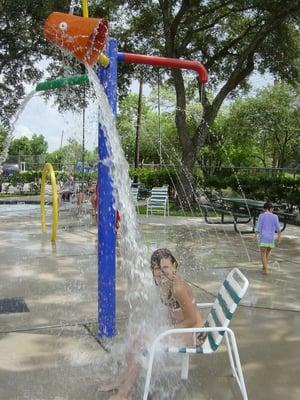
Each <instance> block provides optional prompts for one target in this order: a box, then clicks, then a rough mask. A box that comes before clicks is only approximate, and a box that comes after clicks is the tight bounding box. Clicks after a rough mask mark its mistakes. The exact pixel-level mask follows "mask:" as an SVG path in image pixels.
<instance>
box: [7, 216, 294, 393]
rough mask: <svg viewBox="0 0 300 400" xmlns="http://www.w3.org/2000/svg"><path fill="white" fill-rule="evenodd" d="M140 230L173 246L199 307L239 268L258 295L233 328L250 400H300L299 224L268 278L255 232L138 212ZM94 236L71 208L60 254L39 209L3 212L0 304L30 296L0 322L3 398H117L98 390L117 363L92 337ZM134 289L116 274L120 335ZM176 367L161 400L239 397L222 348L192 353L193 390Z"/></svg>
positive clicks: (165, 377)
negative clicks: (126, 298)
mask: <svg viewBox="0 0 300 400" xmlns="http://www.w3.org/2000/svg"><path fill="white" fill-rule="evenodd" d="M49 220H50V218H49ZM139 222H140V228H141V230H142V232H143V236H144V240H145V242H146V244H147V245H148V246H149V247H150V248H153V249H155V248H157V247H168V248H170V249H171V250H172V251H173V252H174V254H175V255H176V256H177V258H178V261H179V264H180V265H181V273H182V274H183V275H184V276H185V277H186V279H188V280H189V281H190V282H191V283H192V285H193V291H194V293H195V296H196V298H197V300H198V301H204V302H210V301H212V300H213V299H214V297H215V294H216V293H217V290H218V287H219V286H220V284H221V282H222V281H223V279H224V277H225V276H226V274H227V273H228V272H229V270H230V269H231V268H233V267H238V268H240V269H241V270H242V272H243V273H244V274H245V275H246V276H247V278H248V279H249V281H250V288H249V290H248V293H247V295H246V297H245V299H244V300H243V302H242V304H241V305H240V306H239V308H238V311H237V313H236V315H235V316H234V319H233V321H232V324H231V327H232V329H233V330H234V332H235V334H236V338H237V343H238V347H239V352H240V357H241V361H242V366H243V371H244V375H245V381H246V386H247V389H248V395H249V399H253V400H269V399H270V400H271V399H272V400H277V399H278V400H279V399H282V398H287V399H289V400H298V399H299V398H300V382H299V378H298V377H299V376H300V366H299V357H300V346H299V344H300V291H299V289H300V227H296V226H288V227H287V229H286V230H285V231H284V233H283V238H282V243H281V245H280V246H279V247H278V248H276V249H275V250H274V252H273V254H272V263H271V271H270V274H269V275H268V276H264V275H262V274H261V265H260V259H259V253H258V249H257V247H256V242H255V240H254V239H253V236H251V235H243V236H239V235H238V234H236V233H235V232H234V230H233V227H232V226H228V225H227V226H225V227H224V228H222V227H220V226H208V225H206V224H205V223H204V222H203V220H202V219H201V218H179V217H173V218H171V217H170V218H163V217H149V218H146V217H144V216H140V217H139ZM95 240H96V228H95V227H94V226H93V225H91V224H90V216H89V215H88V214H84V215H82V216H80V217H78V216H77V215H76V214H75V213H74V212H71V211H70V210H66V211H62V212H61V214H60V230H59V233H58V240H57V243H56V245H55V246H53V245H51V242H50V228H49V231H48V232H47V234H46V235H45V236H43V235H42V234H41V232H40V222H39V215H38V210H30V211H28V212H26V213H21V212H20V213H18V215H12V214H9V213H3V214H1V209H0V298H1V299H5V298H6V299H11V298H13V297H15V298H23V299H24V301H25V303H26V305H27V307H28V309H29V312H19V313H9V314H0V327H1V329H0V332H1V333H0V354H1V364H0V399H1V400H12V399H16V400H23V399H26V400H27V399H28V400H29V399H30V400H44V399H45V400H46V399H49V400H50V399H56V400H62V399H64V400H65V399H72V400H73V399H74V400H77V399H78V400H81V399H86V400H94V399H95V400H96V399H101V400H102V399H103V400H106V399H107V398H108V395H107V394H105V393H102V392H99V390H98V389H99V382H100V380H101V379H102V376H103V374H105V373H107V371H105V370H103V366H104V365H106V363H107V362H109V360H110V357H111V356H110V354H109V353H107V352H106V351H105V350H104V349H103V345H104V346H107V342H104V343H100V344H99V342H98V341H97V340H96V339H95V337H93V335H92V334H91V331H94V330H95V326H96V319H97V260H96V242H95ZM125 291H126V285H125V284H124V282H122V280H121V279H120V278H119V279H118V285H117V297H118V298H117V317H118V331H119V333H120V335H121V334H122V332H123V329H122V328H123V326H124V323H126V317H127V315H128V310H127V309H126V308H125V307H124V302H123V298H124V292H125ZM175 357H176V356H175ZM176 360H178V357H177V358H176ZM176 360H175V359H173V357H172V358H171V360H170V363H169V364H168V368H167V369H166V370H163V371H157V374H158V375H159V377H160V380H159V384H158V385H157V387H155V388H153V391H154V393H155V392H157V394H156V398H157V399H171V398H174V399H176V400H185V399H191V400H193V399H199V400H213V399H216V400H217V399H223V400H229V399H240V398H241V395H240V393H239V391H238V389H237V385H236V383H235V382H234V380H233V378H232V377H231V376H230V367H229V363H228V357H227V354H226V352H225V346H221V348H220V349H219V350H218V351H217V353H216V354H214V355H212V356H194V357H193V358H192V363H191V369H190V377H189V380H188V382H187V383H181V382H180V381H179V379H178V378H179V374H180V371H179V369H178V362H176ZM174 377H176V382H177V383H176V385H174V384H173V382H174ZM142 384H143V381H142V379H141V380H140V382H139V385H140V386H142ZM159 385H161V386H162V387H164V388H165V390H164V392H165V393H166V394H165V396H163V395H162V394H161V393H162V392H161V391H160V390H159V387H158V386H159ZM174 388H175V389H174ZM173 389H174V390H173ZM135 392H136V393H135V397H134V398H135V399H140V398H141V396H140V391H138V388H137V389H136V391H135ZM171 393H172V394H171Z"/></svg>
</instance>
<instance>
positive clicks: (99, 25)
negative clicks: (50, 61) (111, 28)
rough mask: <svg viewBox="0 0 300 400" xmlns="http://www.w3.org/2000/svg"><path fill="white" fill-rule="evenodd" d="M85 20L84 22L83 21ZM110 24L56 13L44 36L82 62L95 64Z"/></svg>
mask: <svg viewBox="0 0 300 400" xmlns="http://www.w3.org/2000/svg"><path fill="white" fill-rule="evenodd" d="M82 18H84V21H82ZM107 32H108V22H107V21H106V20H105V19H97V18H86V17H77V16H76V15H71V14H63V13H59V12H54V13H52V14H50V15H49V17H48V18H47V20H46V22H45V25H44V35H45V37H46V38H47V39H48V40H49V41H51V42H55V43H57V44H58V45H59V46H63V47H64V48H65V49H66V50H68V51H70V52H71V53H72V54H74V56H75V57H76V58H77V59H78V60H79V61H81V62H83V63H87V64H89V65H93V64H95V62H96V61H97V59H98V56H99V54H100V52H101V51H102V49H103V46H104V44H105V42H106V36H107Z"/></svg>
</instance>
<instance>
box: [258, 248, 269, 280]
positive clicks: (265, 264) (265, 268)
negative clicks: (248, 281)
mask: <svg viewBox="0 0 300 400" xmlns="http://www.w3.org/2000/svg"><path fill="white" fill-rule="evenodd" d="M266 251H267V248H266V247H261V248H260V255H261V261H262V269H263V274H266V273H267V272H268V262H267V253H266Z"/></svg>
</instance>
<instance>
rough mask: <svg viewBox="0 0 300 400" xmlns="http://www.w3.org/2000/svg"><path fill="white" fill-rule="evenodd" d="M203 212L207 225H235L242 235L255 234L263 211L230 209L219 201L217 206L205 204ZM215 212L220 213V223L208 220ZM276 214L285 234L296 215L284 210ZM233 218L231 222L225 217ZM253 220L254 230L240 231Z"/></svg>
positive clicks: (251, 208) (275, 212)
mask: <svg viewBox="0 0 300 400" xmlns="http://www.w3.org/2000/svg"><path fill="white" fill-rule="evenodd" d="M201 208H202V210H203V212H204V219H205V222H206V223H207V224H222V225H224V224H233V225H234V230H235V231H236V232H237V233H242V234H248V233H255V226H256V221H257V218H258V217H259V214H260V213H261V209H258V208H253V207H251V206H250V207H248V208H247V207H246V206H240V207H232V208H229V207H228V206H226V205H225V204H224V203H222V202H220V201H218V202H216V203H215V204H214V203H212V204H203V205H202V206H201ZM209 211H213V212H215V213H219V214H220V216H217V215H216V217H220V221H212V220H209V219H208V212H209ZM273 213H274V214H276V215H278V218H279V221H280V222H281V223H282V227H281V232H283V231H284V230H285V228H286V225H287V224H288V223H290V222H292V221H294V220H295V218H296V214H293V213H289V212H286V211H284V210H274V211H273ZM226 215H227V216H231V217H232V219H231V220H225V219H224V217H225V216H226ZM251 220H252V228H251V230H245V231H243V230H240V229H238V224H247V223H249V222H250V221H251Z"/></svg>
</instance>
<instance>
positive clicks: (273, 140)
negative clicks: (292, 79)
mask: <svg viewBox="0 0 300 400" xmlns="http://www.w3.org/2000/svg"><path fill="white" fill-rule="evenodd" d="M299 125H300V108H299V89H297V88H296V89H295V88H293V87H292V86H289V85H286V84H284V83H279V82H277V83H276V84H275V85H274V86H269V87H267V88H265V89H263V90H260V91H258V93H257V94H256V96H249V97H247V98H244V99H239V100H237V101H235V102H234V103H232V104H231V106H230V107H229V108H228V110H225V112H223V113H222V114H219V116H218V117H217V119H216V121H215V123H214V124H213V125H212V128H211V135H210V136H209V140H208V142H207V144H206V146H205V147H204V148H203V149H202V150H201V152H200V157H199V161H200V163H201V165H203V166H204V170H205V172H206V173H211V172H212V173H216V170H217V169H218V168H219V167H220V166H222V165H223V166H231V165H232V166H234V167H247V166H256V167H265V168H266V167H277V168H283V167H294V166H297V165H298V162H299V154H300V130H299Z"/></svg>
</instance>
